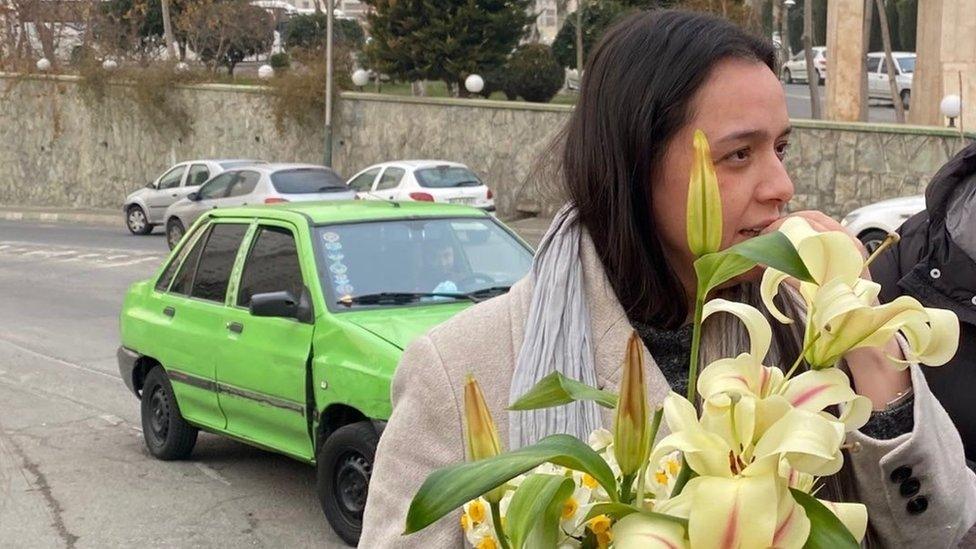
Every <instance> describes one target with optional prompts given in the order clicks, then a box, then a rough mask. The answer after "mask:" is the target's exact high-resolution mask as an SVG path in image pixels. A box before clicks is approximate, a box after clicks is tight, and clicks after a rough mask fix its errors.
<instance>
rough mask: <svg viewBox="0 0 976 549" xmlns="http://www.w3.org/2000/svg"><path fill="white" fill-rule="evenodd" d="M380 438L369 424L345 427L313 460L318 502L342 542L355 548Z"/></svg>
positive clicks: (366, 422)
mask: <svg viewBox="0 0 976 549" xmlns="http://www.w3.org/2000/svg"><path fill="white" fill-rule="evenodd" d="M377 443H379V435H377V434H376V429H375V428H374V427H373V424H372V423H370V422H369V421H360V422H358V423H352V424H350V425H346V426H344V427H340V428H339V429H337V430H336V432H334V433H332V435H331V436H330V437H329V438H327V439H326V440H325V443H324V444H323V445H322V448H321V449H320V450H319V454H318V457H317V459H316V482H315V487H316V491H317V492H318V497H319V502H320V503H321V504H322V511H323V512H325V518H326V519H328V521H329V524H331V525H332V529H333V530H335V532H336V534H338V535H339V537H340V538H342V540H343V541H345V542H346V543H348V544H350V545H352V546H353V547H355V546H356V545H357V544H358V543H359V535H360V534H361V533H362V531H363V511H364V510H365V509H366V495H367V493H368V490H369V479H370V476H371V475H372V474H373V460H374V458H375V456H376V445H377Z"/></svg>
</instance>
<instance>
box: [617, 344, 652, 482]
mask: <svg viewBox="0 0 976 549" xmlns="http://www.w3.org/2000/svg"><path fill="white" fill-rule="evenodd" d="M641 347H642V344H641V340H640V338H639V337H637V333H636V332H634V333H632V334H631V335H630V341H629V342H628V344H627V358H626V360H625V362H624V366H623V379H622V380H621V382H620V397H619V399H618V400H617V419H616V422H615V423H614V432H613V444H614V446H613V451H614V455H615V456H616V458H617V464H618V465H619V466H620V472H621V473H622V474H623V475H632V474H634V473H636V472H637V470H638V469H640V466H641V464H643V462H644V461H645V460H646V459H647V456H646V455H645V454H646V453H647V446H648V444H647V443H648V440H647V438H648V436H649V428H650V426H649V425H648V418H647V389H646V387H645V384H644V355H643V353H642V352H641Z"/></svg>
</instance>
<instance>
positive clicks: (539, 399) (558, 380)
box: [508, 372, 617, 410]
mask: <svg viewBox="0 0 976 549" xmlns="http://www.w3.org/2000/svg"><path fill="white" fill-rule="evenodd" d="M577 400H592V401H594V402H596V403H597V404H599V405H600V406H603V407H604V408H614V407H616V406H617V396H616V395H614V394H613V393H608V392H607V391H601V390H600V389H596V388H594V387H590V386H589V385H587V384H585V383H581V382H579V381H576V380H575V379H570V378H568V377H566V376H564V375H562V374H560V373H559V372H553V373H551V374H549V375H547V376H546V377H544V378H542V379H540V380H539V382H538V383H536V384H535V386H534V387H532V388H531V389H529V391H528V392H527V393H525V394H524V395H522V396H521V397H520V398H519V399H518V400H517V401H516V402H515V403H514V404H512V405H511V406H509V407H508V409H509V410H537V409H539V408H551V407H553V406H561V405H563V404H569V403H570V402H573V401H577Z"/></svg>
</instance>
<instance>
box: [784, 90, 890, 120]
mask: <svg viewBox="0 0 976 549" xmlns="http://www.w3.org/2000/svg"><path fill="white" fill-rule="evenodd" d="M783 88H784V89H785V90H786V108H787V110H788V111H789V113H790V117H792V118H810V106H811V105H810V88H809V86H807V84H806V83H802V84H783ZM826 96H827V88H826V86H820V104H821V105H825V104H826V103H825V102H826ZM906 114H907V113H906ZM868 120H869V121H870V122H888V123H892V124H894V122H895V106H894V105H893V104H892V103H891V101H883V100H880V99H872V100H871V102H870V103H869V106H868Z"/></svg>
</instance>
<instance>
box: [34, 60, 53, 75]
mask: <svg viewBox="0 0 976 549" xmlns="http://www.w3.org/2000/svg"><path fill="white" fill-rule="evenodd" d="M36 66H37V70H39V71H41V72H47V71H49V70H51V62H50V61H49V60H48V58H47V57H42V58H40V59H38V60H37V63H36Z"/></svg>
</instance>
